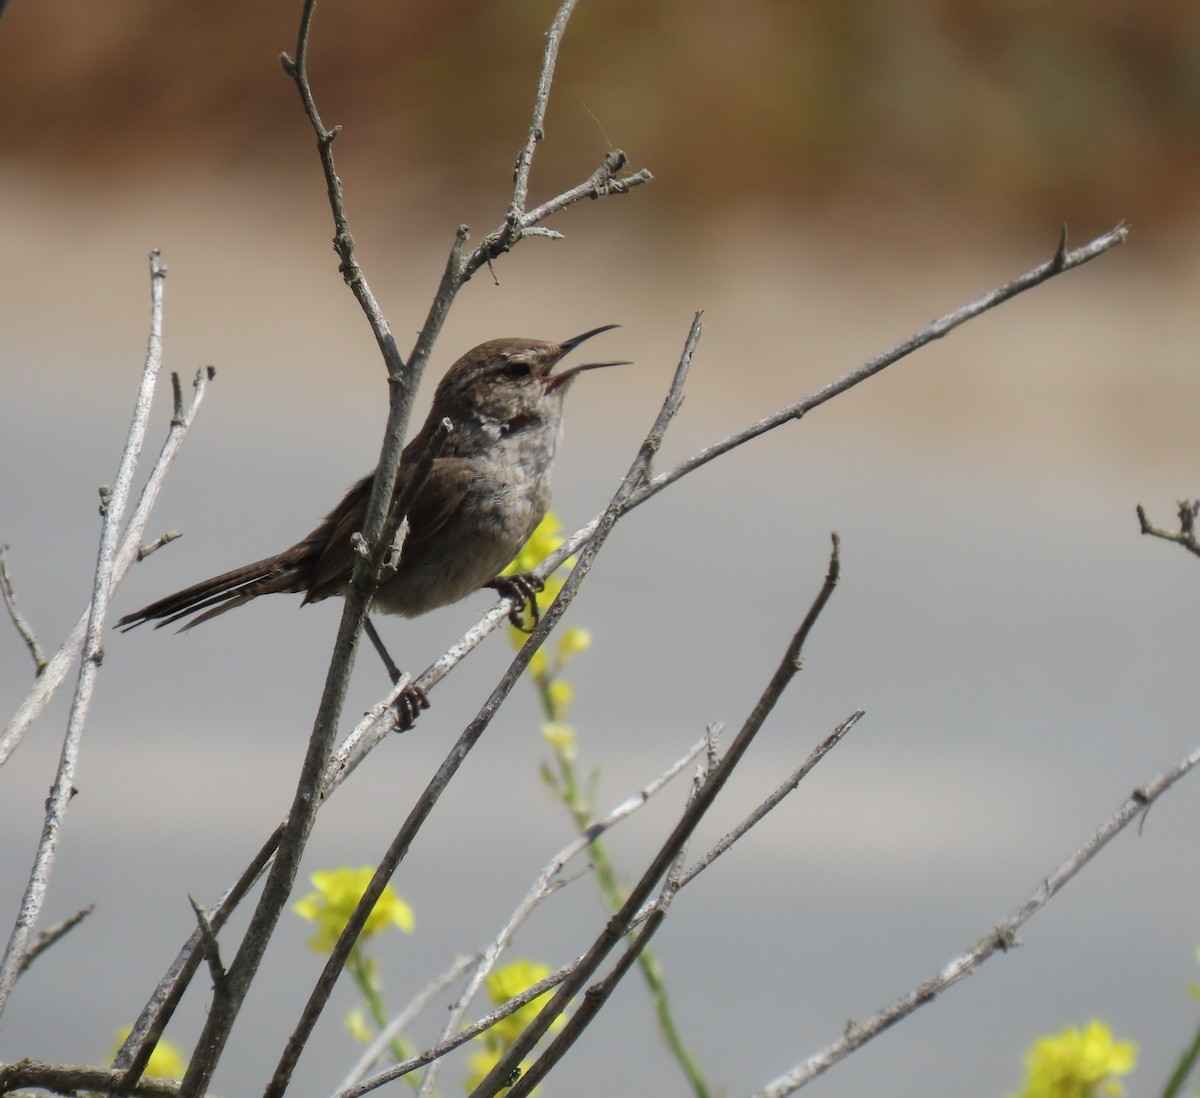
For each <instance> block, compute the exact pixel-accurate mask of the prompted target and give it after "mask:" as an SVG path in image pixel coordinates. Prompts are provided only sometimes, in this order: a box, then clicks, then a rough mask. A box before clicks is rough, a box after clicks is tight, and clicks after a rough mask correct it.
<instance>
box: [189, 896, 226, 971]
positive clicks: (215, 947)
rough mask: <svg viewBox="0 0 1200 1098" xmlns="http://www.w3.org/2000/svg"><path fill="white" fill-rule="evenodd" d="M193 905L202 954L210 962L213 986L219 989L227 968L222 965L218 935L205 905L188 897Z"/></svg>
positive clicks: (192, 897)
mask: <svg viewBox="0 0 1200 1098" xmlns="http://www.w3.org/2000/svg"><path fill="white" fill-rule="evenodd" d="M188 903H189V904H191V905H192V913H193V914H194V915H195V916H196V927H197V929H198V930H199V931H200V952H201V953H202V954H203V955H204V959H205V961H207V962H208V971H209V974H210V975H211V976H212V982H213V986H214V987H217V986H219V985H220V984H221V983H223V982H224V980H225V966H224V965H222V964H221V947H220V945H219V944H218V943H217V934H216V931H215V930H214V929H213V925H212V921H211V920H210V919H209V917H208V912H207V911H205V910H204V905H203V904H202V903H200V901H199V900H197V899H196V897H195V896H189V897H188Z"/></svg>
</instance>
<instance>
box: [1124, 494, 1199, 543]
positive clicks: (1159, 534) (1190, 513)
mask: <svg viewBox="0 0 1200 1098" xmlns="http://www.w3.org/2000/svg"><path fill="white" fill-rule="evenodd" d="M1197 515H1200V499H1181V500H1180V501H1179V530H1178V531H1177V532H1174V531H1171V530H1164V529H1163V528H1162V527H1161V526H1155V525H1154V524H1153V523H1152V522H1151V521H1150V520H1149V519H1148V518H1147V517H1146V509H1145V508H1144V507H1143V506H1142V505H1141V504H1140V503H1139V504H1138V505H1137V517H1138V523H1139V524H1140V525H1141V528H1142V533H1143V534H1149V535H1150V536H1151V537H1156V538H1163V539H1164V540H1166V541H1173V542H1175V544H1176V545H1182V546H1183V547H1184V548H1185V549H1186V550H1187V551H1188V552H1189V553H1195V554H1196V556H1198V557H1200V541H1197V540H1196V516H1197Z"/></svg>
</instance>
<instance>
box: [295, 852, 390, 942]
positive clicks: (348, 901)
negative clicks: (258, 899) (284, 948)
mask: <svg viewBox="0 0 1200 1098" xmlns="http://www.w3.org/2000/svg"><path fill="white" fill-rule="evenodd" d="M374 875H375V869H374V867H372V866H369V865H364V866H360V867H359V868H357V869H351V868H350V866H345V865H344V866H340V867H339V868H337V869H319V870H317V872H316V873H314V874H313V875H312V876H311V877H309V880H310V881H312V883H313V887H314V888H315V889H316V891H315V892H310V893H309V894H308V895H307V896H305V897H304V898H303V899H302V900H298V901H297V902H296V904H295V905H294V907H293V908H292V910H293V911H295V912H296V914H297V915H299V916H300V917H301V918H303V919H307V920H308V921H309V922H312V923H316V924H317V932H316V934H314V935H313V937H311V938H310V939H309V940H308V946H309V948H310V949H313V950H316V952H318V953H332V952H333V947H334V946H335V945H336V944H337V940H338V938H339V937H341V934H342V931H343V930H345V928H346V923H347V922H349V920H350V916H351V915H352V914H353V913H354V909H355V908H356V907H357V906H358V901H359V900H361V899H362V894H363V893H364V892H365V891H366V890H367V885H368V884H370V883H371V878H372V877H373V876H374ZM413 925H414V920H413V911H412V908H411V907H409V906H408V904H406V903H405V902H404V901H403V900H402V899H401V898H400V896H399V895H398V894H397V893H396V891H395V890H394V889H393V888H392V886H391V885H388V886H387V887H386V888H385V889H384V890H383V894H382V895H381V896H380V897H379V900H378V901H377V902H376V904H375V907H374V908H373V909H372V910H371V914H370V915H368V916H367V922H366V925H365V926H364V927H363V932H362V934H361V935H360V936H359V942H364V941H366V939H367V938H369V937H371V935H373V934H378V933H379V932H380V931H381V930H385V929H386V928H387V927H389V926H398V927H399V928H400V929H401V930H403V931H404V932H405V933H406V934H411V933H412V930H413Z"/></svg>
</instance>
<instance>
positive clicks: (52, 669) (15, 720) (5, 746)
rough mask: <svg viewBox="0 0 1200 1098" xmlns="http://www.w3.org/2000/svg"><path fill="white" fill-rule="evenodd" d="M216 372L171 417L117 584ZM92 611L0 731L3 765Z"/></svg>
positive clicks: (55, 682) (132, 523)
mask: <svg viewBox="0 0 1200 1098" xmlns="http://www.w3.org/2000/svg"><path fill="white" fill-rule="evenodd" d="M213 373H214V371H213V369H212V367H211V366H210V367H208V368H207V369H206V370H201V371H199V372H198V373H197V374H196V379H195V382H194V387H195V392H194V393H193V395H192V402H191V404H190V406H189V407H188V409H187V411H186V413H185V414H184V416H183V417H182V420H180V419H179V417H175V418H173V419H172V420H171V426H170V429H169V430H168V431H167V437H166V439H165V440H164V442H163V445H162V449H161V450H160V451H159V454H158V460H157V461H155V463H154V468H153V469H151V470H150V476H149V477H148V478H147V479H146V486H145V487H144V488H143V489H142V494H141V496H140V497H139V499H138V502H137V507H136V508H134V512H133V517H132V518H131V519H130V520H129V525H128V527H126V529H125V533H124V536H123V537H122V539H121V546H120V548H119V549H118V550H117V560H116V567H115V568H114V570H113V583H114V585H115V584H116V583H119V582H120V581H121V580H122V579H124V578H125V574H126V573H127V572H128V571H129V569H130V568H131V567H132V566H133V562H134V561H135V560H136V559H137V555H138V550H139V548H140V546H141V541H142V535H143V533H144V532H145V529H146V522H147V521H148V520H149V517H150V511H151V509H152V508H153V506H154V503H155V500H157V499H158V493H159V492H160V491H161V490H162V485H163V481H164V480H165V478H166V475H167V472H168V471H169V470H170V468H171V465H172V463H173V462H174V461H175V456H176V455H177V454H178V453H179V448H180V446H182V445H183V440H184V438H185V437H186V436H187V433H188V430H189V429H190V428H191V425H192V423H193V422H194V421H195V418H196V413H197V412H198V411H199V409H200V405H201V403H202V402H203V400H204V395H205V393H206V391H207V388H208V382H209V381H211V380H212V377H213ZM90 614H91V606H90V605H89V606H88V607H87V608H86V609H85V610H84V612H83V614H82V615H81V616H80V618H79V620H78V621H77V622H76V623H75V626H74V628H73V629H72V630H71V632H70V633H69V634H68V635H67V639H66V640H64V641H63V642H62V644H61V645H60V646H59V649H58V651H57V652H55V653H54V655H53V656H51V657H50V662H49V663H48V664H47V665H46V669H45V671H44V672H43V673H42V674H41V675H40V676H39V677H38V680H37V682H35V683H34V685H33V688H32V689H31V690H30V691H29V693H28V694H27V695H26V696H25V698H24V700H23V701H22V702H21V704H20V705H19V706H18V707H17V711H16V713H15V714H13V717H12V720H10V721H9V723H8V726H7V727H6V728H5V729H4V733H3V735H0V766H3V765H4V763H5V762H6V761H7V760H8V757H9V756H10V755H11V754H12V753H13V752H14V751H15V750H16V749H17V746H18V745H19V744H20V742H21V740H22V739H24V737H25V733H26V732H28V731H29V728H30V726H31V725H32V724H33V722H34V721H35V720H37V718H38V717H39V716H40V715H41V713H42V711H43V710H44V709H45V708H46V706H47V704H49V701H50V699H51V698H52V697H53V696H54V693H55V691H56V690H57V689H58V688H59V687H60V686H61V685H62V683H63V680H64V679H65V678H66V675H67V671H68V669H69V668H70V667H71V665H72V663H73V662H74V660H75V657H76V656H77V655H78V654H79V650H80V648H81V647H82V646H83V638H84V634H85V632H86V631H87V624H88V618H89V616H90Z"/></svg>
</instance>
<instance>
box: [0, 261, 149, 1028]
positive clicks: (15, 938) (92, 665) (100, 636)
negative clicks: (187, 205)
mask: <svg viewBox="0 0 1200 1098" xmlns="http://www.w3.org/2000/svg"><path fill="white" fill-rule="evenodd" d="M166 273H167V271H166V268H165V267H164V266H163V265H162V264H161V263H160V262H159V256H158V253H157V252H151V253H150V337H149V340H148V346H147V348H146V365H145V368H144V369H143V371H142V384H141V388H140V389H139V391H138V396H137V400H136V402H135V404H134V411H133V422H132V423H131V425H130V428H129V436H128V439H127V441H126V443H125V450H124V452H123V453H122V454H121V461H120V463H119V465H118V467H117V475H116V479H115V481H114V484H113V489H112V493H111V496H110V497H109V500H108V503H107V506H106V507H105V508H104V518H103V521H102V523H101V528H100V549H99V552H98V554H97V559H96V572H95V579H94V581H93V585H92V601H91V609H90V612H89V614H88V620H87V626H86V634H85V637H84V646H83V660H82V665H81V667H80V671H79V679H78V682H77V685H76V688H75V696H74V698H73V699H72V702H71V711H70V713H69V715H68V717H67V730H66V734H65V736H64V738H63V746H62V752H61V754H60V756H59V763H58V769H57V771H56V773H55V776H54V784H53V785H52V786H51V789H50V796H49V797H48V798H47V800H46V819H45V823H44V824H43V826H42V835H41V839H40V841H39V842H38V848H37V852H36V853H35V855H34V861H33V869H32V870H31V871H30V874H29V881H28V884H27V885H26V887H25V893H24V895H23V896H22V899H21V906H20V910H19V911H18V913H17V919H16V924H15V925H14V926H13V930H12V934H11V935H10V936H9V939H8V944H7V946H6V947H5V951H4V957H3V959H0V1014H2V1013H3V1012H4V1007H5V1005H6V1004H7V1002H8V998H9V996H10V995H11V994H12V989H13V985H14V984H15V983H16V979H17V975H18V973H19V972H20V971H21V965H22V962H23V961H24V959H25V955H26V953H27V952H28V949H29V939H30V936H31V935H32V934H33V930H34V927H35V926H36V925H37V920H38V917H39V915H40V914H41V910H42V904H43V902H44V900H45V897H46V889H47V888H48V886H49V883H50V875H51V872H52V871H53V868H54V861H55V856H56V854H57V852H58V841H59V837H60V834H61V831H62V825H63V820H64V818H65V816H66V811H67V805H68V804H69V803H70V801H71V798H72V797H73V796H74V795H75V788H74V785H73V782H74V778H75V768H76V765H77V763H78V759H79V748H80V745H81V743H82V741H83V730H84V726H85V725H86V723H87V716H88V713H89V711H90V709H91V700H92V691H93V689H94V687H95V682H96V676H97V673H98V672H99V669H100V663H101V661H102V660H103V659H104V622H105V617H106V616H107V613H108V600H109V596H110V595H111V594H112V590H113V583H114V577H115V575H116V574H117V568H118V560H117V557H118V553H119V548H120V527H121V521H122V519H123V517H124V514H125V507H126V504H127V502H128V499H129V489H130V485H131V484H132V482H133V472H134V469H135V467H136V465H137V459H138V456H139V455H140V454H141V452H142V441H143V439H144V438H145V435H146V422H147V420H148V419H149V416H150V404H151V401H152V400H153V397H154V383H155V381H157V380H158V372H159V369H160V368H161V366H162V322H163V280H164V279H165V278H166Z"/></svg>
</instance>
